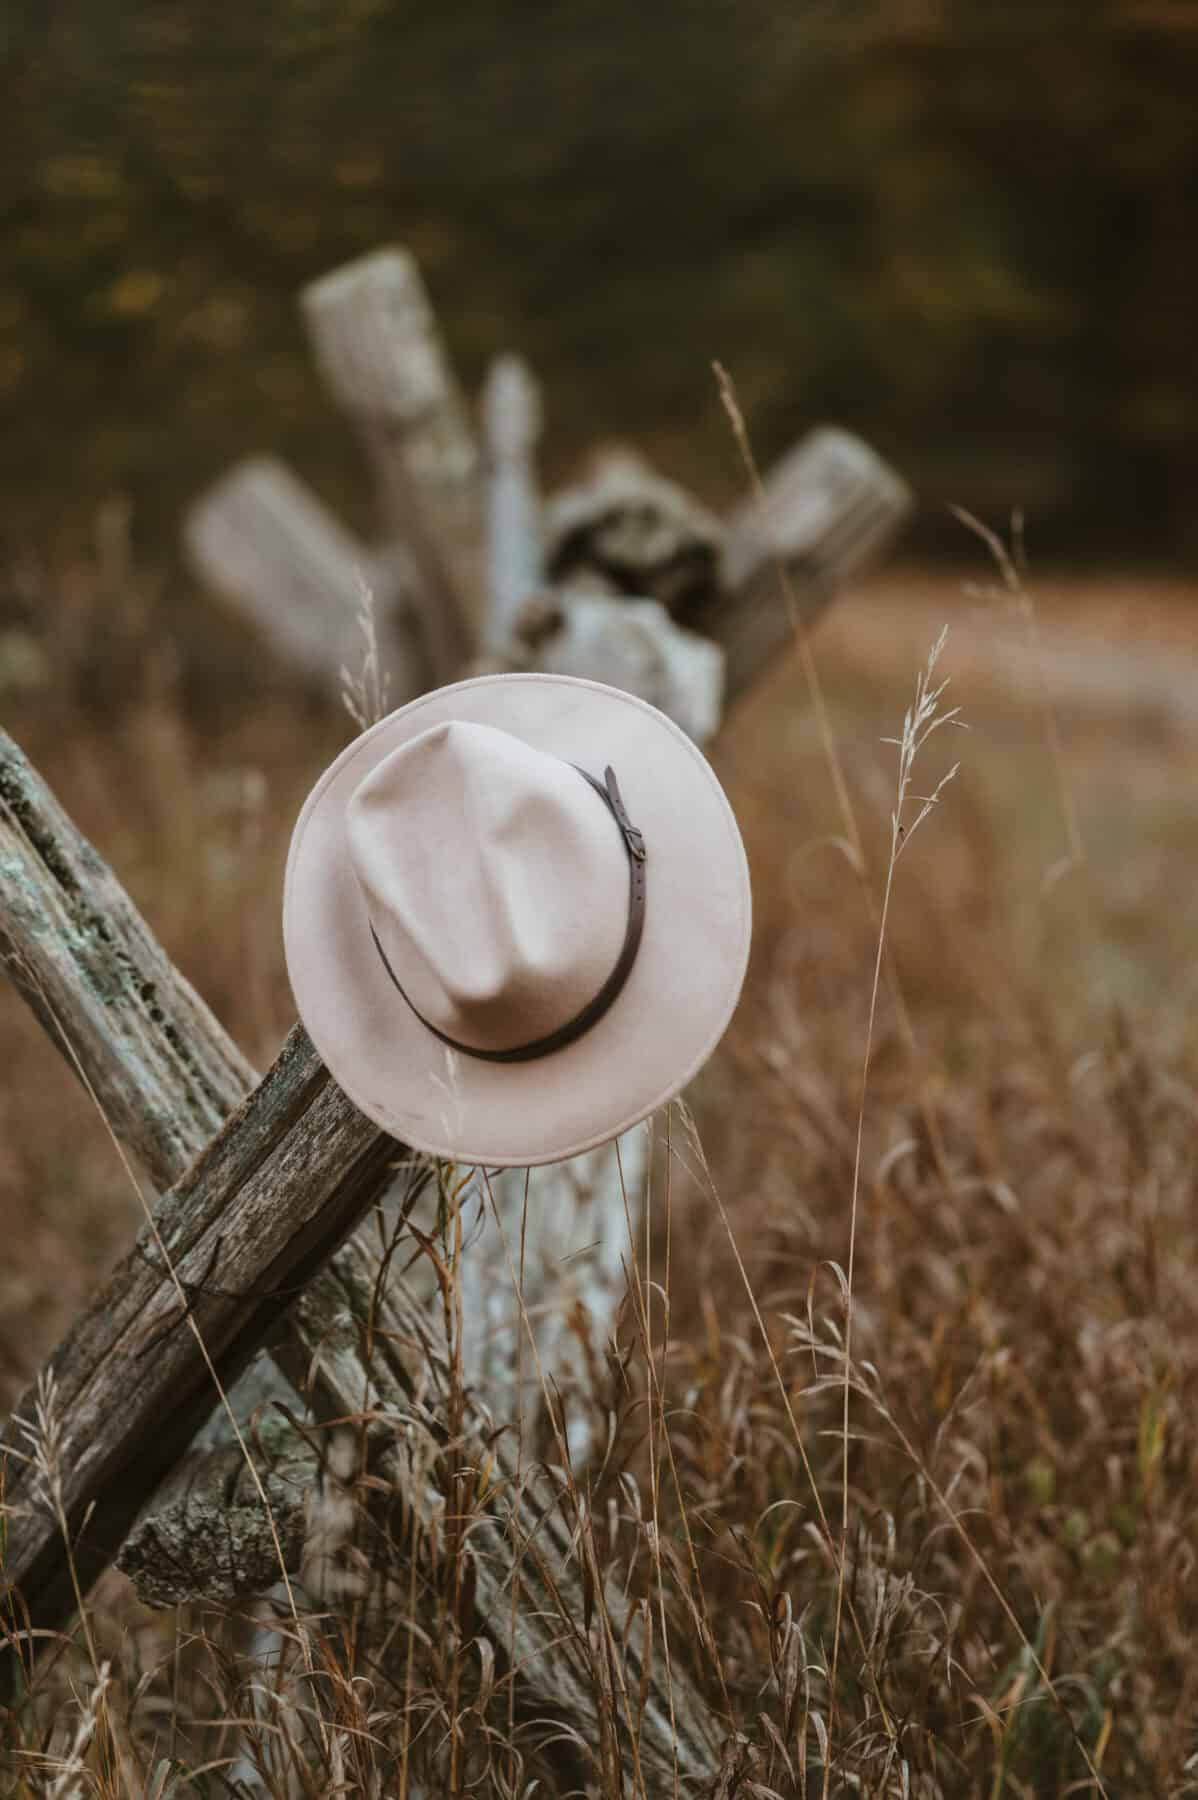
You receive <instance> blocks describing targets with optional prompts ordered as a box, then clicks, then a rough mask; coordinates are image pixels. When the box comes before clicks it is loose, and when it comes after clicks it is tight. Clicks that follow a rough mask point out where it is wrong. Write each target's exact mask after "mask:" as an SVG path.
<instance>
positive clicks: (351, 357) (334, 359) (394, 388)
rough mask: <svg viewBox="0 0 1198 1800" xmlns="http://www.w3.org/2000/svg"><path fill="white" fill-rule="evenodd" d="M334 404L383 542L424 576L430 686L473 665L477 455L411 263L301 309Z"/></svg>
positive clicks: (360, 269) (313, 299)
mask: <svg viewBox="0 0 1198 1800" xmlns="http://www.w3.org/2000/svg"><path fill="white" fill-rule="evenodd" d="M300 304H301V309H302V312H303V316H304V320H305V322H306V324H307V327H308V332H309V336H310V338H311V341H312V348H313V351H314V354H315V357H316V363H317V367H318V368H319V370H320V372H321V374H322V376H323V378H324V380H325V382H326V384H327V386H328V388H329V391H330V393H331V394H332V396H333V398H334V399H335V400H336V402H337V404H338V405H339V406H340V407H341V408H342V410H343V411H344V412H345V413H346V414H347V415H348V416H349V419H350V421H351V423H352V424H353V426H354V428H355V430H356V431H357V433H358V436H359V437H360V439H361V441H362V443H363V446H364V448H365V451H366V455H367V457H368V458H369V460H370V463H371V466H372V468H373V470H374V473H375V477H376V480H377V482H378V487H379V495H380V502H381V507H382V514H383V519H384V526H385V531H386V535H387V537H388V538H389V539H392V540H394V541H397V542H399V543H401V544H403V545H404V546H405V547H406V548H407V549H408V550H409V551H410V552H411V555H412V558H413V560H414V562H415V563H416V566H417V569H418V571H419V578H420V590H421V592H420V598H421V604H422V619H423V625H424V631H425V641H426V645H427V649H428V653H429V659H430V663H431V672H432V682H431V684H430V685H433V686H436V685H437V684H438V683H440V682H446V681H452V680H453V678H454V676H455V675H456V674H457V672H458V670H459V669H460V667H461V666H462V665H463V664H464V663H465V662H466V661H467V659H468V658H469V656H470V655H471V654H472V651H473V647H474V644H475V642H476V641H477V632H478V625H479V620H480V613H481V582H480V579H479V571H480V555H481V517H480V496H479V476H480V471H479V457H478V449H477V446H476V444H475V441H474V436H473V433H472V431H471V429H470V424H469V420H468V417H467V413H466V408H465V405H464V403H463V401H462V397H461V395H460V393H459V391H458V387H457V383H456V381H455V380H454V377H453V374H452V371H451V369H450V366H449V360H448V357H447V356H446V353H445V349H444V345H443V344H442V341H441V337H440V333H439V332H438V330H437V322H436V319H435V317H434V314H433V310H432V307H431V306H430V304H429V300H428V295H427V294H426V292H425V288H424V283H423V281H422V280H421V277H420V271H419V269H418V268H417V266H416V263H415V260H414V259H413V258H412V257H411V256H409V255H408V254H407V252H406V251H404V250H400V249H389V250H378V251H375V252H373V253H372V254H371V255H369V256H364V257H361V258H360V259H359V260H358V261H357V262H353V263H349V264H347V265H346V266H345V267H344V268H341V269H335V270H334V271H333V272H332V273H331V274H329V275H325V276H322V277H321V278H320V280H318V281H314V282H312V283H310V284H309V286H308V287H306V288H305V289H304V290H303V292H302V294H301V297H300Z"/></svg>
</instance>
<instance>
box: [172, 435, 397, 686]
mask: <svg viewBox="0 0 1198 1800" xmlns="http://www.w3.org/2000/svg"><path fill="white" fill-rule="evenodd" d="M183 545H184V549H185V551H186V553H187V557H188V560H189V562H190V563H191V565H192V567H193V568H194V569H195V571H196V574H197V575H198V576H199V578H200V579H201V580H202V581H203V582H204V584H205V586H207V587H209V588H211V589H213V590H214V591H215V592H216V593H218V594H221V595H223V597H224V598H225V599H226V600H227V601H228V602H229V603H230V604H231V605H232V606H233V607H235V608H236V610H237V611H238V612H239V613H240V614H241V615H242V616H243V617H244V618H246V619H248V620H249V622H250V624H251V625H252V626H253V627H254V628H255V630H256V631H258V632H259V633H260V634H261V636H262V637H263V639H264V640H265V642H266V643H267V644H268V645H269V647H270V648H271V650H273V651H274V653H275V654H276V655H277V656H278V658H279V660H280V661H281V662H282V663H284V664H285V665H286V666H287V667H289V668H292V669H294V670H295V671H296V672H297V673H298V674H300V675H302V676H304V677H305V679H308V680H312V681H317V682H320V683H321V684H322V685H324V686H325V687H326V688H328V689H329V690H330V691H331V692H333V693H334V694H335V693H337V692H338V691H339V682H340V670H341V669H342V667H348V668H350V669H351V670H352V669H357V668H358V667H359V666H360V664H361V662H362V657H363V653H364V650H365V640H364V636H363V608H364V606H366V605H369V607H370V609H371V612H372V614H373V621H374V629H375V631H376V634H377V639H378V645H379V652H380V655H381V657H382V659H383V661H384V663H385V666H386V668H387V671H388V674H389V675H390V677H391V681H392V686H393V688H394V689H395V690H396V692H397V694H398V696H399V697H400V698H401V699H407V698H411V697H412V696H414V695H415V694H416V693H417V692H419V688H420V682H421V679H422V677H423V673H424V671H423V669H422V667H421V666H420V665H419V660H418V659H419V656H420V646H419V645H418V644H414V643H413V641H412V632H411V628H410V621H409V619H408V617H407V613H408V610H409V608H410V606H411V604H412V602H413V597H414V595H415V591H416V571H415V569H414V567H413V565H412V562H411V559H410V558H409V557H408V556H407V554H406V552H404V551H403V550H402V548H399V547H396V546H392V547H390V548H388V549H386V550H383V551H375V550H370V549H368V548H367V547H366V546H365V545H364V544H361V543H359V542H358V541H357V539H356V538H354V537H353V536H352V535H351V533H350V532H348V531H346V530H345V528H344V527H343V526H342V525H341V524H340V522H339V521H338V520H337V519H336V518H334V516H333V514H332V513H330V512H329V510H328V509H327V507H325V506H324V505H323V504H322V502H321V501H320V500H318V499H317V497H316V495H315V494H313V493H312V492H311V491H310V490H309V489H308V488H307V487H305V486H304V484H303V482H301V481H299V480H298V479H297V478H296V477H295V476H294V475H293V474H292V473H291V472H290V470H289V469H287V468H286V467H285V466H284V465H283V464H282V463H280V462H276V461H275V460H274V459H273V458H272V457H267V456H260V457H254V458H252V459H250V460H249V461H246V462H243V463H238V464H237V465H236V467H235V468H233V469H231V470H230V472H229V474H228V475H226V476H225V477H224V479H223V480H221V481H219V482H217V483H216V485H215V486H214V487H212V488H210V489H209V490H208V492H207V493H205V494H202V495H201V496H200V498H199V499H198V500H197V501H196V502H195V503H194V504H193V505H192V506H191V508H190V509H189V510H188V513H187V516H186V518H185V519H184V522H183ZM414 662H415V663H416V666H415V667H414V666H413V663H414Z"/></svg>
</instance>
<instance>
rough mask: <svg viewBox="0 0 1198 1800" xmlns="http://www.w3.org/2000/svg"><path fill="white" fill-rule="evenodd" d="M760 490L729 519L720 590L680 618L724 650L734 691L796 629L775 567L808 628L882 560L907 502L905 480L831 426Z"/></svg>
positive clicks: (787, 460) (778, 469) (807, 442)
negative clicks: (848, 586) (839, 594)
mask: <svg viewBox="0 0 1198 1800" xmlns="http://www.w3.org/2000/svg"><path fill="white" fill-rule="evenodd" d="M763 485H764V489H765V503H764V506H763V505H762V502H761V500H760V498H759V497H757V496H754V495H750V496H749V497H748V498H746V499H745V500H744V501H743V502H742V504H741V505H740V506H739V507H738V508H737V509H736V511H735V512H734V513H733V514H732V516H731V518H730V519H729V520H728V532H727V539H726V542H725V545H724V552H723V569H722V574H721V583H720V590H721V591H720V593H719V594H718V595H717V596H716V597H715V598H709V599H707V600H706V601H704V602H703V603H702V604H700V605H698V606H696V607H694V608H692V609H691V610H690V611H689V612H688V613H687V618H686V622H687V624H688V625H689V626H690V627H691V629H692V630H693V631H698V632H702V633H703V634H704V635H705V636H707V637H710V638H711V639H712V640H713V641H714V642H715V643H717V644H719V645H721V646H722V648H723V650H724V652H725V654H726V656H727V679H728V687H729V691H730V692H732V693H738V692H739V691H740V690H741V689H742V688H744V687H746V686H747V685H748V684H749V683H750V682H751V681H752V680H753V679H754V678H755V677H756V676H757V675H758V674H759V673H760V672H761V671H762V669H763V668H764V667H765V665H766V664H767V663H768V662H769V661H770V659H771V658H772V657H773V656H774V655H776V654H777V652H778V651H779V650H780V649H782V648H783V646H784V645H785V644H786V643H787V642H788V640H789V638H790V636H791V634H792V631H793V629H794V627H793V623H792V621H791V618H790V616H789V608H788V606H787V603H786V600H785V597H784V595H783V594H782V592H781V591H780V589H779V583H778V568H779V566H781V567H782V568H783V569H784V570H785V572H786V573H787V575H788V576H789V577H790V580H791V583H792V587H793V590H794V595H795V600H796V602H797V606H798V610H799V614H800V618H801V621H802V623H803V624H804V625H810V624H812V623H813V622H814V620H815V619H816V618H817V617H818V616H819V614H820V613H821V612H822V611H823V609H824V607H825V606H827V604H828V603H829V601H830V600H831V599H832V597H833V595H834V594H835V593H836V592H837V590H838V589H839V588H841V587H843V586H844V584H845V583H846V582H848V581H850V580H851V579H852V578H853V576H855V575H857V574H859V573H860V572H861V571H862V570H863V569H864V568H865V567H867V565H868V564H869V563H870V562H871V561H872V560H873V559H874V558H875V557H876V556H878V555H879V554H880V552H881V551H882V550H883V549H884V548H885V546H886V545H887V544H888V543H889V542H890V541H891V539H892V538H893V537H894V535H895V533H896V532H897V531H898V530H899V528H900V527H901V525H902V524H903V521H904V520H905V519H906V517H907V515H908V513H909V512H910V510H911V505H912V496H911V491H910V489H909V488H908V487H907V485H906V483H905V482H903V481H902V480H900V478H899V477H898V476H897V475H896V474H895V473H894V471H893V469H891V468H890V467H889V466H888V465H887V464H886V463H884V462H883V461H882V459H881V457H879V456H878V455H876V453H875V452H874V451H873V450H871V449H870V447H869V445H868V444H865V443H863V442H862V441H861V439H860V438H857V437H854V436H853V435H852V433H851V432H847V431H841V430H838V429H833V428H831V427H824V428H822V429H820V430H818V431H813V432H812V433H810V435H809V436H807V437H805V438H803V439H802V440H801V442H800V443H798V444H797V445H796V446H795V448H794V449H793V450H791V451H789V452H788V453H787V455H786V456H784V457H783V458H782V460H781V461H780V462H779V463H777V464H776V465H775V467H774V468H772V469H771V470H770V471H769V473H768V475H767V476H766V478H765V481H764V484H763Z"/></svg>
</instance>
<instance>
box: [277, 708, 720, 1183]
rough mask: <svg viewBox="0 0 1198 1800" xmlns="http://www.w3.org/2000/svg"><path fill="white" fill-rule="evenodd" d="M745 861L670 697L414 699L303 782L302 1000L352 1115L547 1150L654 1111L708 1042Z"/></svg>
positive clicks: (297, 940) (423, 1141) (292, 859)
mask: <svg viewBox="0 0 1198 1800" xmlns="http://www.w3.org/2000/svg"><path fill="white" fill-rule="evenodd" d="M749 931H750V898H749V873H748V867H747V865H746V862H745V853H744V847H743V845H742V843H741V839H740V832H739V831H738V829H737V825H736V820H735V819H734V817H733V815H732V809H731V808H730V806H729V805H728V802H727V800H726V799H725V797H724V792H723V789H722V788H721V787H720V784H719V782H718V781H717V780H716V777H715V775H714V773H713V772H712V769H711V767H710V765H709V764H708V762H707V761H706V759H705V758H704V757H703V756H702V754H701V753H700V752H699V751H698V750H697V749H696V747H695V745H694V744H693V743H692V742H691V741H690V739H689V738H688V737H687V736H686V735H685V733H683V732H682V731H680V730H679V729H678V727H677V726H676V725H674V724H673V723H672V722H671V721H670V720H669V719H667V718H666V716H665V714H664V713H660V712H658V711H657V709H656V708H655V707H652V706H649V705H647V704H646V703H645V701H643V700H638V699H636V698H635V697H634V696H633V695H631V694H626V693H623V692H621V691H620V690H619V689H617V688H611V687H604V686H602V685H601V684H600V683H598V682H594V681H577V680H573V679H571V678H569V677H567V676H558V675H486V676H482V677H481V678H480V679H478V680H475V681H461V682H458V683H456V684H455V685H454V686H452V687H445V688H440V689H438V690H437V691H436V692H434V693H431V694H425V695H424V696H422V698H420V699H419V700H415V701H413V702H412V703H411V704H410V705H408V706H403V707H400V708H399V710H398V711H397V712H394V713H392V714H391V715H390V717H388V718H386V719H383V720H381V721H380V722H379V724H377V725H375V726H373V727H372V728H371V729H370V730H369V731H367V732H365V733H364V734H363V735H362V736H361V737H360V738H358V739H357V740H356V741H355V742H354V743H352V744H350V745H349V746H348V748H347V749H346V750H344V751H343V752H342V753H341V755H340V756H339V757H338V758H337V760H336V762H334V763H333V765H332V767H331V768H329V769H327V770H326V771H325V773H324V774H323V775H322V776H321V778H320V780H319V781H318V782H317V784H316V786H315V788H314V789H313V790H312V793H311V794H310V795H309V797H308V800H307V802H306V804H305V806H304V809H303V811H302V812H301V814H300V817H299V821H298V823H297V825H296V828H295V833H294V836H293V838H292V841H291V852H290V855H289V857H288V861H287V876H286V883H285V888H284V896H283V936H284V944H285V948H286V955H287V969H288V973H289V975H290V977H291V985H292V989H293V991H294V994H295V1001H296V1005H297V1007H298V1009H299V1013H300V1017H301V1018H302V1020H303V1022H304V1024H305V1026H306V1027H307V1030H308V1032H309V1035H310V1036H311V1038H312V1041H313V1043H314V1044H315V1045H316V1048H317V1050H318V1051H319V1052H320V1054H321V1056H322V1057H323V1059H324V1061H325V1064H326V1066H327V1067H328V1069H329V1072H330V1073H331V1074H332V1076H333V1078H334V1079H335V1080H336V1081H337V1082H338V1084H339V1085H340V1086H341V1087H342V1088H343V1089H344V1091H345V1092H346V1093H347V1094H348V1095H349V1097H350V1099H351V1100H352V1101H353V1102H354V1104H355V1105H356V1106H358V1107H359V1108H360V1110H361V1111H362V1112H364V1113H366V1114H367V1116H368V1117H369V1118H372V1119H374V1120H375V1121H376V1122H377V1123H378V1124H379V1125H380V1126H382V1128H383V1129H384V1130H385V1131H388V1132H390V1133H391V1134H392V1135H393V1136H394V1137H397V1138H399V1139H401V1140H402V1141H403V1142H404V1143H406V1144H409V1145H411V1146H412V1147H413V1148H414V1149H417V1150H425V1151H430V1152H432V1153H434V1154H436V1155H438V1156H444V1157H449V1158H452V1159H453V1160H455V1161H457V1162H469V1163H479V1164H484V1165H488V1166H492V1167H509V1166H513V1165H518V1164H519V1165H522V1164H531V1163H544V1162H557V1161H559V1160H561V1159H563V1158H565V1157H568V1156H576V1155H578V1154H579V1153H580V1152H581V1151H583V1150H589V1149H591V1148H593V1147H594V1146H595V1145H596V1144H601V1143H603V1142H605V1140H607V1139H608V1138H612V1137H615V1136H616V1135H617V1134H618V1133H619V1132H621V1131H625V1130H627V1129H628V1127H629V1126H631V1125H635V1124H636V1123H637V1122H638V1120H640V1119H643V1118H645V1117H646V1116H647V1115H648V1114H649V1113H651V1112H652V1111H653V1110H654V1109H655V1108H656V1107H658V1106H661V1105H664V1103H665V1102H666V1101H667V1100H669V1099H671V1098H672V1097H673V1096H674V1095H675V1094H676V1093H677V1092H678V1091H679V1089H680V1088H682V1087H683V1086H684V1085H685V1084H686V1082H687V1081H689V1080H690V1078H691V1076H692V1075H694V1074H695V1073H696V1071H697V1070H698V1069H699V1068H700V1067H701V1065H702V1064H703V1062H704V1061H705V1060H706V1059H707V1057H708V1056H709V1055H710V1054H711V1051H712V1050H713V1049H714V1048H715V1045H716V1044H717V1043H718V1041H719V1039H720V1037H721V1036H722V1034H723V1032H724V1029H725V1027H726V1025H727V1024H728V1021H729V1019H730V1017H731V1016H732V1011H733V1008H734V1007H735V1005H736V1001H737V997H738V995H739V994H740V989H741V984H742V982H743V980H744V973H745V965H746V962H747V960H748V953H749Z"/></svg>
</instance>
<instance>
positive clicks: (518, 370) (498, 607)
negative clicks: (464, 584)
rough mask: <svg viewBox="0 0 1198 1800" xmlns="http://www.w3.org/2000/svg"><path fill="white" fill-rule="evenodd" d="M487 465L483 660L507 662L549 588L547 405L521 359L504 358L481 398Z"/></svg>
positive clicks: (491, 373) (491, 371)
mask: <svg viewBox="0 0 1198 1800" xmlns="http://www.w3.org/2000/svg"><path fill="white" fill-rule="evenodd" d="M482 425H483V446H484V458H485V464H486V512H487V605H486V611H485V622H484V627H483V632H482V648H483V651H484V653H490V654H493V655H494V654H502V653H503V652H504V651H506V650H507V649H508V647H509V645H510V643H511V640H512V631H513V626H514V622H515V619H516V615H517V614H518V612H519V611H520V608H521V607H522V606H523V605H524V604H525V602H526V601H527V600H528V599H529V597H530V596H531V595H533V594H535V593H536V592H537V591H538V589H539V588H541V587H542V586H543V583H544V576H543V573H542V565H541V530H540V500H539V497H538V494H537V478H536V471H535V468H534V464H533V457H534V452H535V450H536V444H537V438H538V436H539V435H540V429H541V399H540V393H539V391H538V389H537V385H536V382H535V381H534V380H533V378H532V375H531V374H530V373H529V370H528V368H527V365H526V364H525V363H523V362H522V361H521V359H520V358H519V357H518V356H498V357H496V359H495V361H494V362H493V363H492V364H491V367H490V369H489V370H488V372H487V380H486V384H485V385H484V388H483V394H482Z"/></svg>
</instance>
